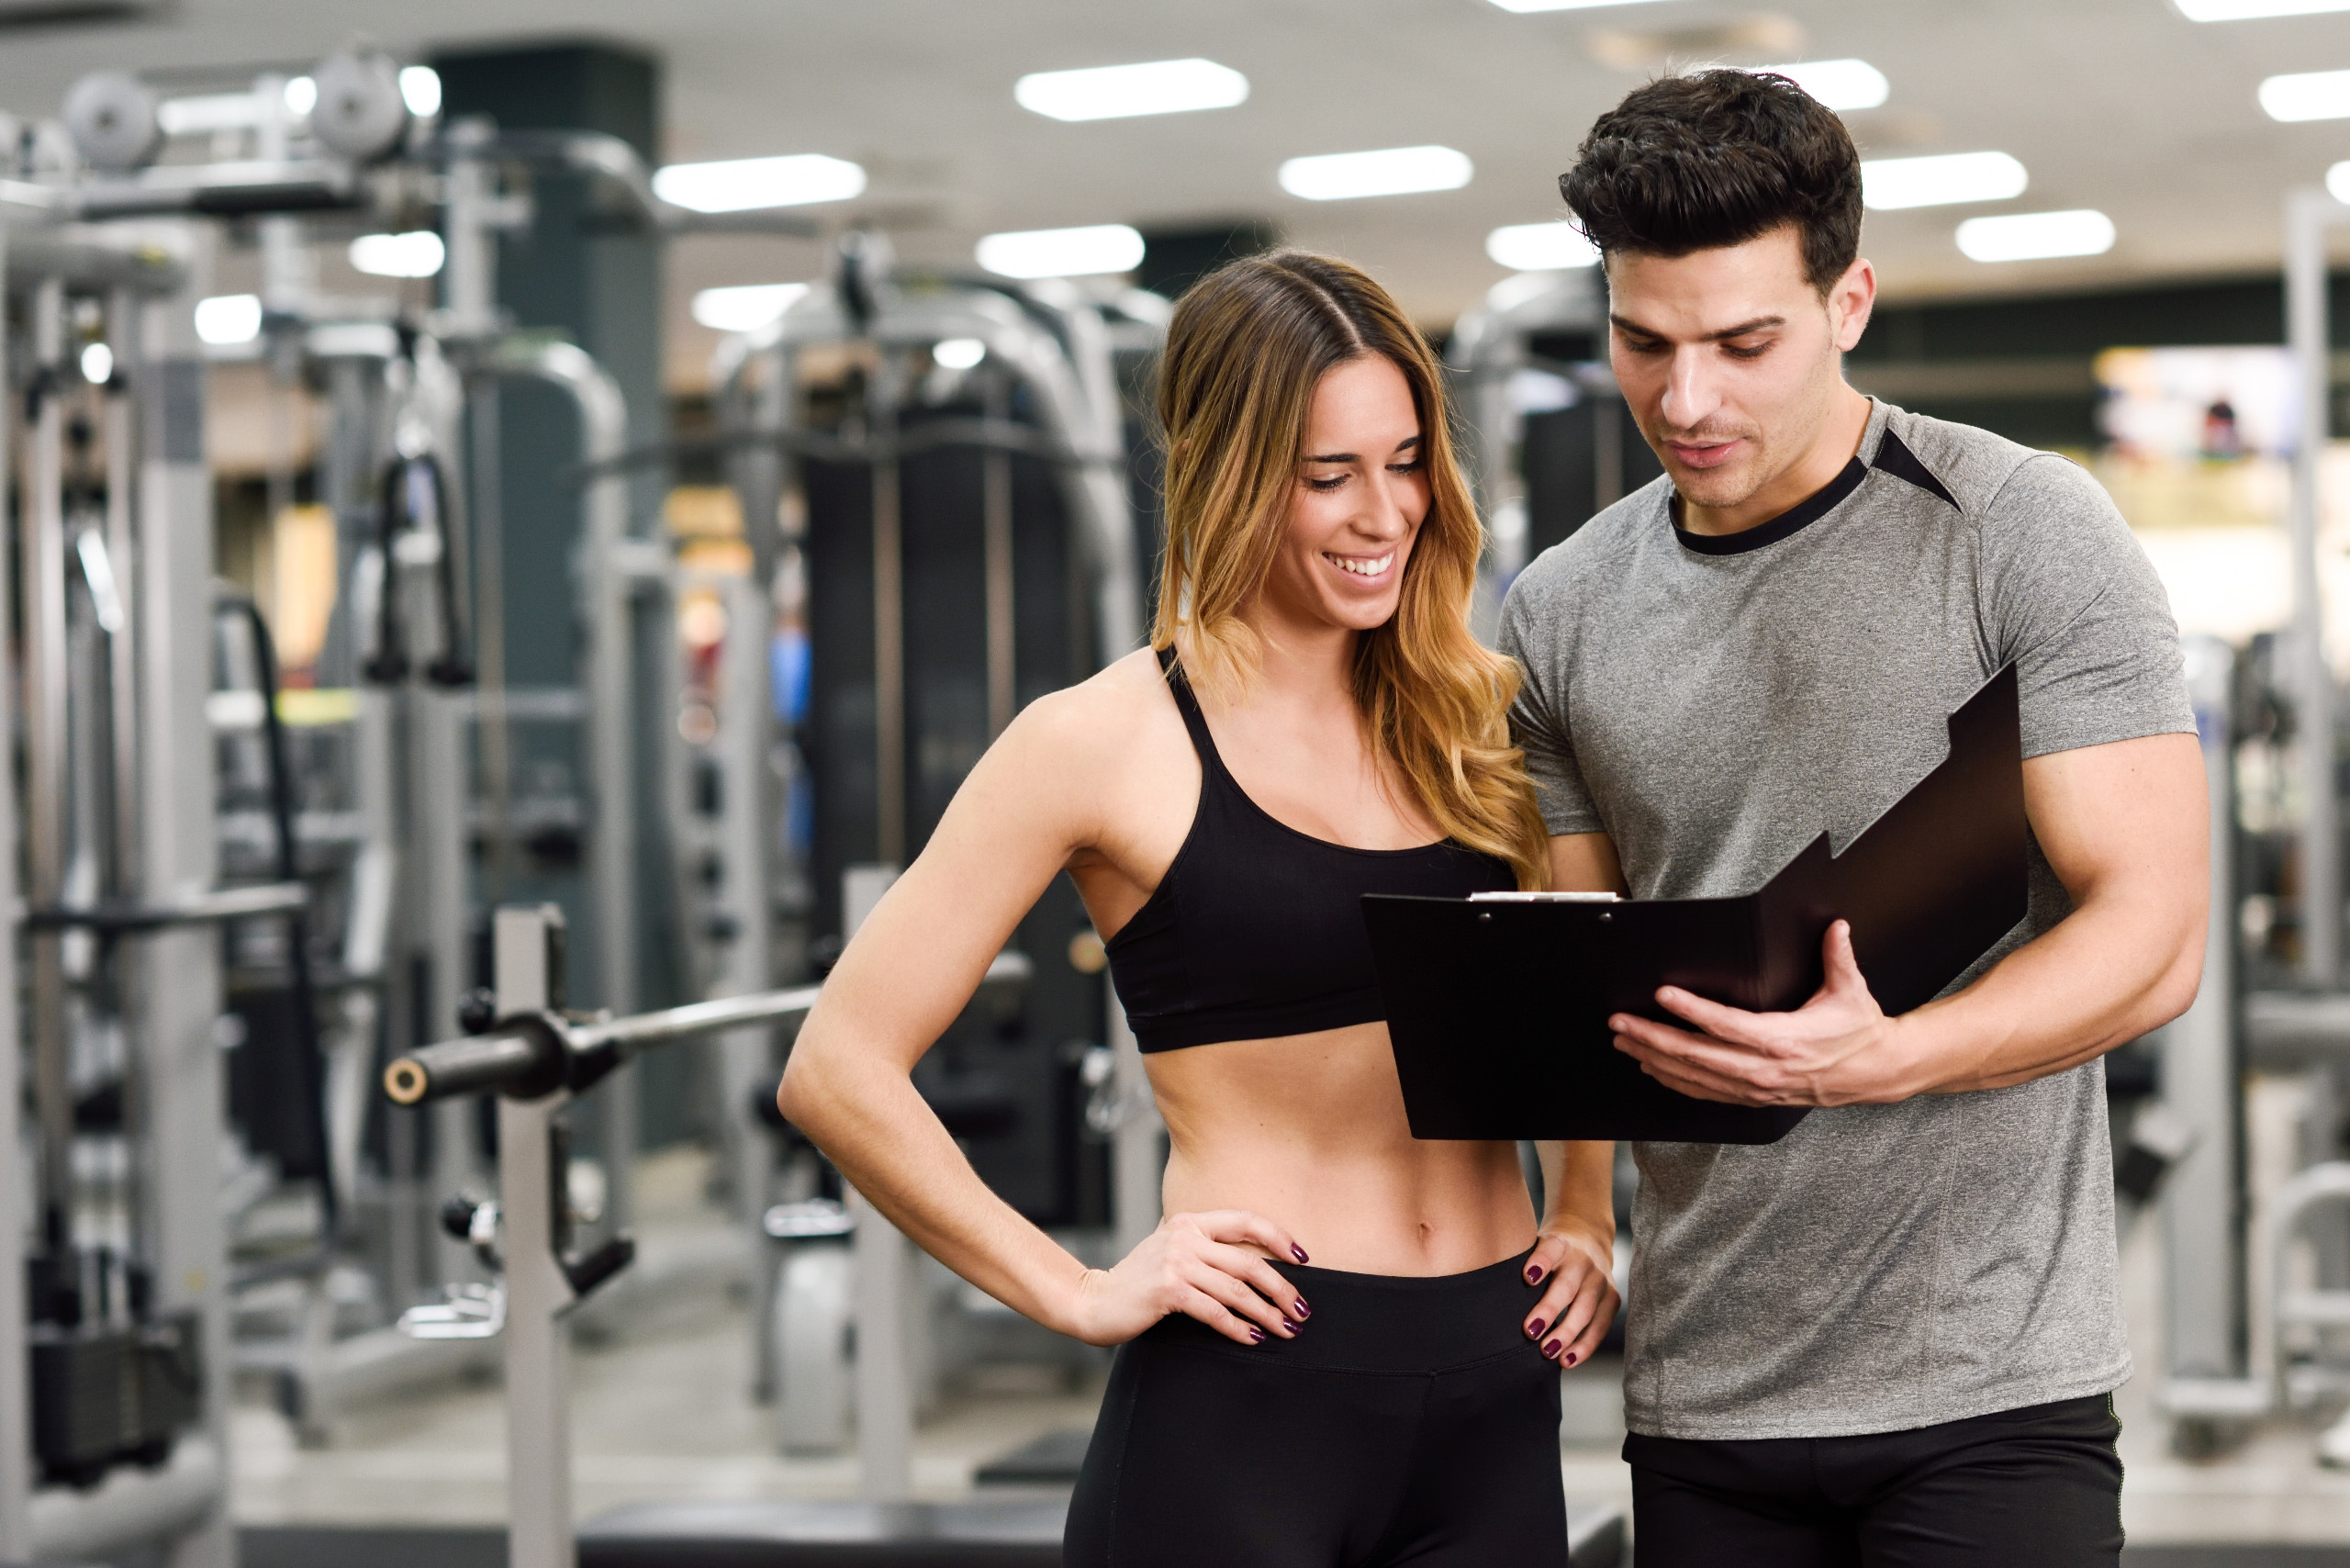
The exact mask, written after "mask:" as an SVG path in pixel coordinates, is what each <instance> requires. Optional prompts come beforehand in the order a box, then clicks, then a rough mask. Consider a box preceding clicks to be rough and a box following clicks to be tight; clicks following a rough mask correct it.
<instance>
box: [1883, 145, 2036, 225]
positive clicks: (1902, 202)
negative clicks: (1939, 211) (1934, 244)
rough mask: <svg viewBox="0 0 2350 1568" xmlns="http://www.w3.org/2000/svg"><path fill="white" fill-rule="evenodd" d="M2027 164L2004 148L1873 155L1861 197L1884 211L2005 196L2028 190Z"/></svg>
mask: <svg viewBox="0 0 2350 1568" xmlns="http://www.w3.org/2000/svg"><path fill="white" fill-rule="evenodd" d="M2025 184H2026V176H2025V174H2024V172H2023V165H2022V164H2021V163H2019V162H2016V161H2015V160H2014V159H2012V158H2010V157H2009V156H2008V155H2007V154H2006V153H2004V152H1942V153H1937V154H1935V155H1933V156H1932V157H1930V158H1872V159H1869V160H1868V161H1866V162H1863V164H1862V165H1861V198H1862V199H1863V201H1865V202H1867V203H1868V205H1869V206H1871V207H1876V208H1877V209H1879V210H1880V211H1885V210H1889V209H1891V208H1894V207H1942V206H1944V205H1946V204H1948V203H1950V202H1958V201H2005V200H2007V199H2008V198H2009V196H2021V195H2023V188H2024V185H2025Z"/></svg>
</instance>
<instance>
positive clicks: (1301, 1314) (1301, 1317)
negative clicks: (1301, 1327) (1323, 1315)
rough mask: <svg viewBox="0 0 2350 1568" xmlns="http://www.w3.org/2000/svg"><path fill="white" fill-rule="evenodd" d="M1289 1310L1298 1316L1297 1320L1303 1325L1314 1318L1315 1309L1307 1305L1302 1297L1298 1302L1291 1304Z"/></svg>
mask: <svg viewBox="0 0 2350 1568" xmlns="http://www.w3.org/2000/svg"><path fill="white" fill-rule="evenodd" d="M1289 1309H1290V1310H1291V1311H1292V1312H1294V1313H1296V1314H1297V1319H1298V1321H1299V1322H1301V1323H1303V1322H1304V1321H1305V1320H1306V1319H1307V1318H1309V1317H1311V1316H1314V1309H1313V1308H1312V1307H1310V1306H1308V1305H1305V1300H1304V1297H1302V1296H1301V1297H1299V1298H1298V1299H1297V1300H1295V1301H1293V1302H1291V1303H1290V1304H1289Z"/></svg>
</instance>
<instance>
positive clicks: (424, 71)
mask: <svg viewBox="0 0 2350 1568" xmlns="http://www.w3.org/2000/svg"><path fill="white" fill-rule="evenodd" d="M400 99H401V101H402V102H403V103H405V104H407V105H408V113H410V114H412V115H414V116H415V117H416V118H419V119H431V118H432V117H433V116H434V115H437V114H439V113H440V112H441V73H439V72H438V71H435V70H433V69H432V67H431V66H430V65H405V66H402V67H401V68H400Z"/></svg>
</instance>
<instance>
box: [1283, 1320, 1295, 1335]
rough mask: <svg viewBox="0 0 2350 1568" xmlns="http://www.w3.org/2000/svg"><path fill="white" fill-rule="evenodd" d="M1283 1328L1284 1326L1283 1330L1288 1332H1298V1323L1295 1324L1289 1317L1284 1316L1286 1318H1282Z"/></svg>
mask: <svg viewBox="0 0 2350 1568" xmlns="http://www.w3.org/2000/svg"><path fill="white" fill-rule="evenodd" d="M1281 1328H1282V1330H1283V1331H1284V1332H1286V1333H1290V1334H1294V1333H1296V1332H1297V1325H1296V1324H1294V1323H1292V1322H1291V1321H1290V1320H1289V1319H1288V1318H1286V1317H1284V1318H1282V1319H1281Z"/></svg>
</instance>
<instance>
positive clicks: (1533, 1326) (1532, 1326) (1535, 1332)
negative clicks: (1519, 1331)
mask: <svg viewBox="0 0 2350 1568" xmlns="http://www.w3.org/2000/svg"><path fill="white" fill-rule="evenodd" d="M1548 1327H1550V1325H1549V1324H1547V1323H1545V1322H1543V1321H1542V1320H1541V1319H1540V1318H1539V1317H1538V1318H1536V1319H1535V1320H1534V1321H1533V1322H1531V1323H1529V1324H1527V1326H1526V1337H1527V1338H1529V1339H1539V1338H1542V1330H1544V1329H1545V1328H1548Z"/></svg>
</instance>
